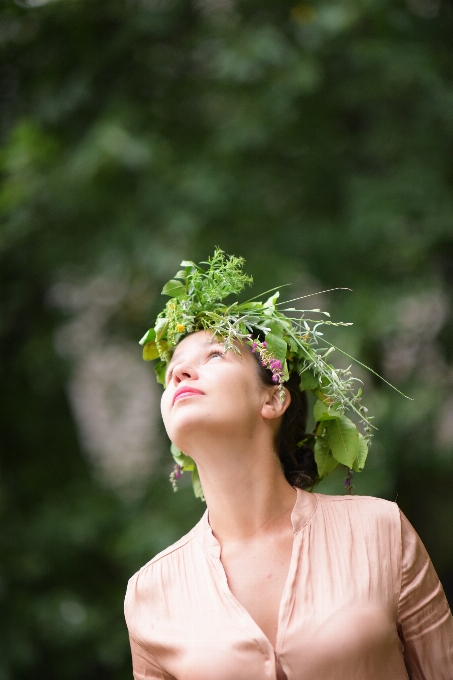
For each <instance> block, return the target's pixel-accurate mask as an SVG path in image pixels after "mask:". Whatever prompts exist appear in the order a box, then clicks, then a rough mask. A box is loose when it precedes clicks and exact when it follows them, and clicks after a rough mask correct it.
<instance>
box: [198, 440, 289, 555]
mask: <svg viewBox="0 0 453 680" xmlns="http://www.w3.org/2000/svg"><path fill="white" fill-rule="evenodd" d="M222 440H223V441H224V442H225V445H224V446H225V448H226V450H222V448H223V447H222V444H221V443H220V444H219V441H220V442H222ZM200 454H201V455H200ZM196 460H197V464H198V470H199V474H200V479H201V483H202V486H203V492H204V495H205V497H206V503H207V506H208V511H209V523H210V525H211V528H212V531H213V533H214V535H215V536H216V538H217V539H218V540H219V542H220V543H221V544H222V543H223V542H224V541H241V540H247V539H251V538H252V537H254V536H257V535H258V534H260V533H262V532H266V533H267V532H273V531H278V530H280V529H281V527H282V526H284V525H287V524H288V523H289V522H290V518H291V511H292V509H293V507H294V504H295V502H296V491H295V489H294V488H293V487H292V486H291V485H290V484H289V483H288V482H287V480H286V479H285V476H284V474H283V471H282V468H281V465H280V461H279V459H278V457H277V454H276V453H275V451H274V449H273V446H272V439H271V438H270V437H257V436H256V433H255V436H253V437H251V438H249V439H248V440H247V441H238V438H237V437H231V436H230V437H228V438H225V439H223V438H222V437H218V438H217V442H216V444H215V446H214V448H213V445H212V443H211V446H210V447H209V451H207V452H206V455H203V452H202V451H198V452H197V455H196Z"/></svg>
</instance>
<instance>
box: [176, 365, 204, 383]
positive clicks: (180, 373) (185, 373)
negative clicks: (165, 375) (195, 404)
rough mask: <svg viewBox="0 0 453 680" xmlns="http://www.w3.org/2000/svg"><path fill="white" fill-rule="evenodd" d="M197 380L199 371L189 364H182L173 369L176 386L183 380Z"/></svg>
mask: <svg viewBox="0 0 453 680" xmlns="http://www.w3.org/2000/svg"><path fill="white" fill-rule="evenodd" d="M197 378H198V373H197V370H196V369H195V368H194V366H192V365H191V364H189V363H187V362H182V363H180V364H178V365H177V366H175V367H174V369H173V376H172V380H173V383H174V384H175V385H179V383H180V382H181V381H182V380H196V379H197Z"/></svg>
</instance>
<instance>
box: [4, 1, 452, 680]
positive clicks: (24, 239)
mask: <svg viewBox="0 0 453 680" xmlns="http://www.w3.org/2000/svg"><path fill="white" fill-rule="evenodd" d="M452 36H453V10H452V7H451V5H449V4H447V3H443V4H441V3H440V1H437V0H408V1H407V3H405V2H403V1H402V0H401V1H399V0H379V1H378V0H355V1H354V2H352V0H335V1H334V0H313V2H310V3H308V2H307V3H305V2H303V3H298V4H295V3H294V2H285V1H283V2H279V3H275V2H270V1H269V0H261V2H259V3H258V2H256V3H255V2H250V1H246V0H244V1H243V2H240V1H237V2H236V1H234V0H194V2H192V3H190V2H188V1H186V0H59V1H58V0H54V1H53V2H48V1H46V0H20V1H19V0H17V4H14V3H13V2H12V1H11V0H7V1H6V2H5V3H3V5H2V8H1V9H0V45H1V58H2V69H1V76H0V93H1V100H2V101H1V111H0V112H1V119H0V134H1V138H2V150H1V152H0V166H1V178H2V183H1V188H0V212H1V218H2V226H1V232H0V280H1V293H0V295H1V308H2V312H1V320H0V341H1V356H2V366H1V385H2V390H1V396H0V399H1V412H2V424H1V429H2V440H1V477H0V493H1V496H0V502H1V506H0V507H1V513H2V520H3V521H2V531H1V534H0V550H1V555H2V557H1V562H0V597H1V602H2V604H1V635H0V640H1V642H0V646H1V648H0V680H11V679H12V678H14V679H15V680H16V679H17V680H29V679H31V678H35V677H40V676H41V675H42V676H43V677H46V678H47V679H48V680H66V679H67V680H71V679H73V678H74V679H75V678H77V680H92V679H94V678H96V680H102V678H109V679H110V678H112V679H113V678H115V679H118V680H119V679H120V678H121V679H123V678H124V679H125V678H130V677H131V671H130V657H129V651H128V641H127V635H126V630H125V626H124V622H123V618H122V598H123V593H124V590H125V585H126V581H127V578H128V576H130V575H131V574H132V573H133V572H134V571H135V570H136V569H137V568H138V567H139V566H141V565H142V564H143V563H144V562H146V561H147V560H148V559H150V558H151V557H152V556H153V555H154V554H155V553H156V552H157V551H159V550H161V549H162V548H163V547H165V546H166V545H168V544H169V543H171V542H172V541H174V540H176V539H177V538H178V537H179V536H180V535H181V534H182V533H184V532H185V531H186V530H188V529H189V528H190V527H191V526H192V525H193V523H194V522H195V521H196V519H197V518H198V517H199V516H200V514H201V512H202V510H203V506H202V505H201V504H200V502H198V501H196V500H195V499H193V498H192V492H191V490H190V488H189V487H187V486H184V485H183V488H182V489H181V490H180V492H179V494H178V495H176V496H173V494H172V492H171V487H170V485H169V484H168V482H167V481H166V477H167V476H168V473H169V471H170V467H171V463H170V457H169V456H168V455H167V445H166V444H165V443H164V441H163V435H161V446H159V445H158V444H157V445H156V449H158V450H160V449H161V450H162V451H163V455H162V456H161V457H160V458H159V460H158V462H157V463H156V464H155V466H154V471H153V475H152V477H151V478H150V480H149V481H148V483H147V486H146V490H145V491H144V492H143V491H142V492H141V493H139V492H137V493H135V494H134V493H129V494H122V493H118V491H117V490H115V489H114V488H113V487H109V485H108V484H106V483H105V481H103V480H102V479H101V477H99V475H97V474H96V473H95V469H94V467H93V465H92V463H91V462H90V459H89V457H87V456H86V455H85V453H84V450H83V447H82V445H81V444H80V442H79V439H80V438H78V435H77V428H76V425H75V421H74V416H73V413H72V411H71V406H70V402H69V401H68V397H67V384H68V381H70V379H71V374H72V370H73V366H72V362H71V360H70V359H68V356H65V355H64V352H61V351H60V353H58V352H57V349H56V347H57V344H58V343H56V337H57V336H58V330H59V328H61V326H62V324H64V323H66V322H67V321H68V319H69V318H70V316H71V312H70V310H69V311H68V309H63V308H62V307H61V306H58V305H56V304H55V302H54V298H55V294H54V293H52V291H54V290H55V286H57V285H58V284H59V282H61V281H66V280H71V281H78V282H82V283H83V282H86V281H89V280H91V279H93V278H95V277H99V276H108V277H110V278H111V279H113V280H118V281H121V282H122V285H123V287H124V289H125V291H126V292H125V293H124V295H123V297H122V298H121V300H120V302H119V303H118V305H117V306H116V307H115V311H114V313H112V314H111V315H110V317H109V318H108V320H107V321H106V326H105V328H106V330H105V336H104V342H105V343H108V342H109V340H110V339H111V338H116V339H117V340H118V341H121V342H123V341H129V342H130V341H134V342H135V341H136V340H138V339H139V338H140V337H141V335H142V333H143V332H144V331H145V330H146V328H148V326H149V324H150V322H151V321H152V320H153V316H154V314H155V312H156V311H157V310H158V309H159V307H160V305H161V301H160V300H158V299H157V298H156V293H157V292H158V291H159V289H160V287H161V285H162V283H163V282H165V281H166V280H167V279H168V278H169V276H170V275H171V274H172V273H173V271H174V270H175V268H176V267H177V265H178V263H179V261H180V259H182V258H183V257H184V258H190V259H193V260H196V261H198V260H199V259H202V258H206V256H207V255H209V254H210V253H211V252H212V250H213V246H214V245H215V244H218V245H220V246H221V247H222V248H223V249H224V250H226V251H227V252H230V253H234V254H237V255H243V256H244V257H245V258H246V259H247V271H249V272H251V273H252V274H253V275H254V278H255V281H256V284H257V288H256V289H257V291H259V290H260V289H267V288H269V287H271V286H273V285H277V284H280V283H287V282H293V284H294V285H293V287H292V289H290V292H291V294H301V293H304V292H315V291H316V290H321V289H324V288H331V287H335V286H348V287H350V288H352V289H354V292H353V293H346V292H340V291H339V292H335V293H331V294H329V295H327V296H323V297H322V299H319V302H318V301H317V302H316V306H318V304H319V305H320V306H322V307H324V308H327V309H328V310H329V311H330V312H331V314H332V315H333V317H334V318H335V319H340V320H344V321H349V320H350V321H353V322H354V326H353V327H352V329H350V330H347V331H346V330H344V331H338V332H337V331H336V334H335V336H334V338H333V339H334V341H335V342H337V343H340V345H341V346H342V347H344V348H345V349H346V351H348V352H350V353H352V354H354V355H356V356H359V357H360V358H361V359H362V360H363V361H364V362H365V363H367V364H368V365H371V366H372V367H373V369H375V370H377V371H378V372H380V373H382V374H383V375H384V376H385V377H386V378H388V379H389V380H391V381H392V382H394V383H395V384H396V385H397V386H398V388H400V389H402V390H403V391H404V392H406V393H408V394H410V395H411V396H412V397H413V399H414V401H406V400H404V399H403V398H402V397H400V396H399V395H397V394H396V393H393V392H392V391H391V390H390V389H389V388H388V387H386V386H385V385H384V384H381V383H379V381H377V380H374V378H373V379H371V378H372V376H371V378H370V376H366V375H363V378H364V380H365V388H366V394H367V395H368V398H367V401H368V402H369V406H370V410H373V412H374V413H375V414H376V415H377V419H376V424H377V426H378V428H379V430H378V432H377V433H376V436H375V439H374V444H373V446H372V448H371V452H370V457H369V463H368V464H367V469H366V471H365V472H364V473H363V474H362V476H359V475H356V480H355V482H354V483H355V484H356V491H357V492H358V493H368V494H374V495H378V496H383V497H386V498H390V499H392V500H394V499H395V497H396V496H397V497H398V502H399V504H400V507H401V508H402V509H403V511H405V512H406V514H407V515H408V516H409V519H410V520H411V521H412V523H413V524H414V525H415V527H416V528H417V530H418V531H419V533H420V534H421V536H422V538H423V540H424V541H425V543H426V545H427V547H428V549H429V551H430V553H431V555H432V558H433V561H434V564H435V566H436V568H437V570H438V572H439V574H440V576H441V578H442V580H443V583H444V585H445V587H446V590H447V593H449V595H450V596H451V595H452V594H453V535H452V532H451V526H452V524H453V496H452V494H451V487H452V483H453V396H452V390H451V386H452V380H453V365H452V362H453V351H452V347H453V345H452V342H451V337H452V332H453V313H452V296H453V276H452V274H453V226H452V221H453V193H452V183H453V154H452V151H453V61H452ZM136 351H137V356H138V357H139V356H140V348H139V346H138V344H137V349H136ZM148 368H149V367H146V366H145V365H144V366H143V370H144V371H145V370H148ZM125 455H126V454H125ZM320 490H324V491H325V492H327V493H342V492H343V491H342V486H341V476H340V477H338V476H335V474H334V475H333V476H332V478H331V479H330V480H327V481H326V482H325V485H324V488H323V489H320Z"/></svg>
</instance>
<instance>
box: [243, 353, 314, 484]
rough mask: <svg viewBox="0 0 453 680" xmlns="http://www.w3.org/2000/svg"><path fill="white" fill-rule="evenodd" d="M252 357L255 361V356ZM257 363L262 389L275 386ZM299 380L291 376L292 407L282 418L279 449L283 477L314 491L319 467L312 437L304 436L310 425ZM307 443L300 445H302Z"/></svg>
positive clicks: (287, 383)
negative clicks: (266, 386) (307, 426)
mask: <svg viewBox="0 0 453 680" xmlns="http://www.w3.org/2000/svg"><path fill="white" fill-rule="evenodd" d="M253 356H255V357H256V355H255V354H254V355H253ZM256 359H257V362H256V363H257V366H258V375H259V378H260V380H261V382H262V383H263V385H273V386H274V387H275V383H274V382H273V381H272V374H271V372H270V371H269V370H268V369H267V368H264V366H262V365H261V364H260V362H259V360H258V358H257V357H256ZM299 382H300V377H299V375H298V374H297V373H291V374H290V377H289V380H288V381H287V382H285V387H286V388H287V389H288V391H289V393H290V395H291V403H290V404H289V406H288V408H287V409H286V411H285V413H284V414H283V418H282V422H281V424H280V428H279V430H278V432H277V437H276V446H277V453H278V457H279V459H280V464H281V466H282V470H283V473H284V475H285V477H286V479H287V481H288V482H289V483H290V484H291V486H296V487H299V489H311V488H313V486H314V483H315V480H316V477H317V467H316V462H315V456H314V453H313V448H312V441H313V436H312V435H310V434H307V433H306V432H305V428H306V425H307V413H308V403H307V394H306V393H305V392H301V391H300V389H299ZM302 441H303V442H304V443H303V444H301V443H300V442H302Z"/></svg>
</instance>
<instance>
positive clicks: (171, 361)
mask: <svg viewBox="0 0 453 680" xmlns="http://www.w3.org/2000/svg"><path fill="white" fill-rule="evenodd" d="M223 344H224V343H223V342H218V341H217V340H214V341H212V342H211V340H206V342H204V343H203V347H205V348H207V347H210V346H212V345H223ZM180 354H181V353H180V352H179V353H178V351H177V350H175V352H174V354H173V356H172V358H171V359H170V361H169V362H168V366H167V371H166V373H168V370H169V368H170V366H171V365H172V364H173V363H174V362H175V360H176V359H177V358H178V356H179V355H180Z"/></svg>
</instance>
